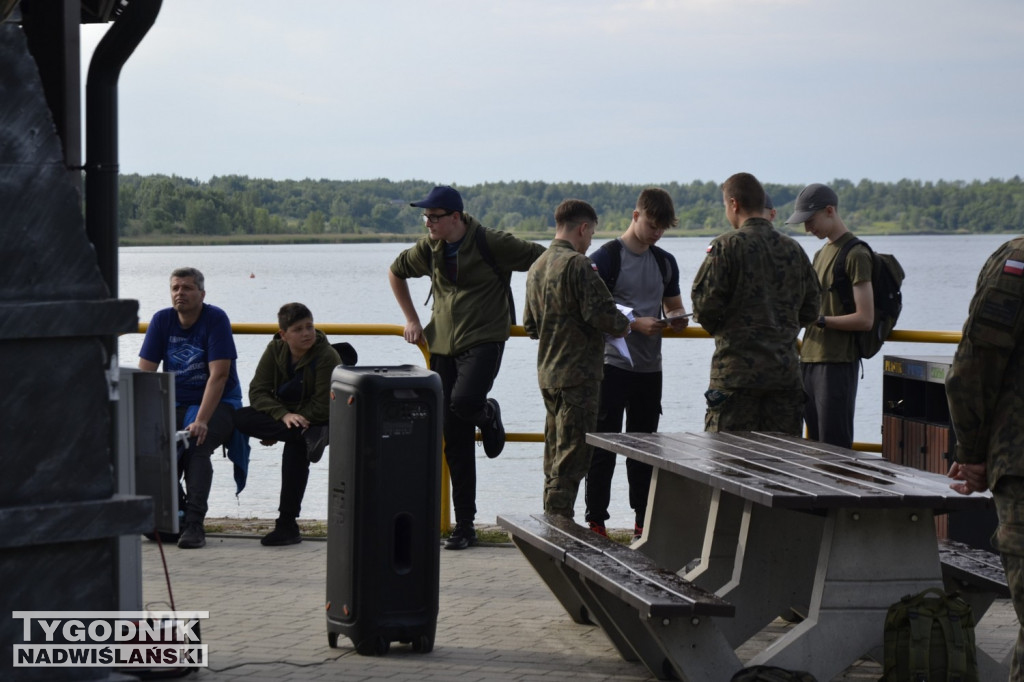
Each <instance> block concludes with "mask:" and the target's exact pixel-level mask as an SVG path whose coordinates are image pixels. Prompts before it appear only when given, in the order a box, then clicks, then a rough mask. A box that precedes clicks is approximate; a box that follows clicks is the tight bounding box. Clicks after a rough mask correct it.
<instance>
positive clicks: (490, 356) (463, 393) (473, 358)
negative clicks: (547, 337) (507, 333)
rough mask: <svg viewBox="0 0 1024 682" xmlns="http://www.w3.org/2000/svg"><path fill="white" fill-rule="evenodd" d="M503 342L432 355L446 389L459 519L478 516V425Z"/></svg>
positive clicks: (447, 442)
mask: <svg viewBox="0 0 1024 682" xmlns="http://www.w3.org/2000/svg"><path fill="white" fill-rule="evenodd" d="M504 350H505V344H504V343H481V344H480V345H478V346H473V347H472V348H470V349H469V350H467V351H466V352H465V353H462V354H460V355H431V356H430V369H432V370H434V371H435V372H437V373H438V374H439V375H440V376H441V386H442V387H443V389H444V457H445V460H446V461H447V462H448V474H449V476H450V477H451V481H452V507H453V508H454V509H455V521H456V523H472V522H473V519H475V518H476V458H475V456H474V451H473V449H474V444H475V440H476V427H477V426H480V425H482V424H486V423H487V419H488V417H489V412H488V411H487V409H486V408H487V393H488V392H489V391H490V390H491V387H492V386H494V378H495V377H497V376H498V370H499V369H500V368H501V356H502V353H503V352H504Z"/></svg>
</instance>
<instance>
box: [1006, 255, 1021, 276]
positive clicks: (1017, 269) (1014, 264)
mask: <svg viewBox="0 0 1024 682" xmlns="http://www.w3.org/2000/svg"><path fill="white" fill-rule="evenodd" d="M1003 274H1004V275H1015V276H1017V277H1024V261H1019V260H1014V259H1012V258H1008V259H1007V260H1006V263H1004V264H1003Z"/></svg>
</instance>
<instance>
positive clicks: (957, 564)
mask: <svg viewBox="0 0 1024 682" xmlns="http://www.w3.org/2000/svg"><path fill="white" fill-rule="evenodd" d="M939 559H940V561H941V563H942V582H943V584H944V586H945V588H946V591H947V592H954V591H955V592H958V593H959V594H960V597H961V598H962V599H963V600H964V601H966V602H967V603H968V604H970V605H971V611H972V613H974V620H975V622H977V621H980V620H981V619H982V617H983V616H984V615H985V613H986V612H987V611H988V608H989V606H991V605H992V602H994V601H995V600H996V599H1008V598H1009V597H1010V587H1009V585H1007V583H1006V574H1005V573H1004V572H1003V563H1002V560H1001V559H1000V558H999V555H998V554H995V553H993V552H989V551H987V550H984V549H979V548H977V547H971V546H970V545H966V544H964V543H962V542H956V541H955V540H939ZM1012 656H1013V651H1012V650H1011V651H1010V653H1009V655H1008V656H1007V657H1006V659H1005V660H1004V661H1001V662H1000V661H996V660H994V659H992V657H990V656H989V655H988V654H987V653H985V652H984V651H982V650H981V649H979V650H978V672H979V675H980V678H981V679H983V680H999V679H1006V677H1007V676H1008V675H1009V672H1010V658H1011V657H1012Z"/></svg>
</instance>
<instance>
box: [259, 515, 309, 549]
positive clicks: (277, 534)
mask: <svg viewBox="0 0 1024 682" xmlns="http://www.w3.org/2000/svg"><path fill="white" fill-rule="evenodd" d="M300 542H302V536H301V535H299V524H298V523H296V521H295V519H278V520H277V521H275V522H274V530H272V531H270V532H269V533H267V534H266V535H264V536H263V537H262V538H260V544H261V545H263V546H265V547H279V546H281V545H297V544H298V543H300Z"/></svg>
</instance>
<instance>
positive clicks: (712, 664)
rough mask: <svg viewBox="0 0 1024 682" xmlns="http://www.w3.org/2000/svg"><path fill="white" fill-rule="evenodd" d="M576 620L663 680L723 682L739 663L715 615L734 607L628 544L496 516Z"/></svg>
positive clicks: (544, 519)
mask: <svg viewBox="0 0 1024 682" xmlns="http://www.w3.org/2000/svg"><path fill="white" fill-rule="evenodd" d="M498 525H500V526H501V527H502V528H504V529H505V530H507V531H508V533H509V535H510V536H511V538H512V542H513V543H514V544H515V545H516V546H517V547H518V548H519V550H520V551H521V552H522V553H523V555H524V556H525V557H526V558H527V560H528V561H529V562H530V563H531V565H532V566H533V567H534V569H535V570H536V571H537V572H538V573H539V574H540V576H541V578H543V579H544V581H545V582H546V583H547V585H548V587H550V588H551V591H552V592H553V593H554V594H555V596H556V597H557V598H558V600H559V602H560V603H561V604H562V606H563V607H564V608H565V609H566V611H567V612H568V613H569V615H570V617H571V618H572V619H573V620H574V621H576V622H577V623H591V622H592V623H595V624H597V625H599V626H600V627H601V628H602V629H603V630H604V632H605V633H606V634H607V635H608V638H609V639H610V640H611V642H612V644H613V645H614V646H615V648H616V649H617V650H618V652H619V654H620V655H621V656H622V657H623V658H624V659H626V660H630V661H640V662H642V663H643V664H644V665H646V666H647V668H648V670H650V671H651V673H652V674H654V675H655V676H656V677H658V678H659V679H672V678H673V677H676V678H679V679H684V680H694V681H696V680H706V681H707V682H711V681H712V680H721V679H722V675H723V674H724V672H725V671H730V670H732V671H735V670H738V669H739V668H740V667H741V665H740V662H739V660H738V659H737V657H736V654H735V653H734V652H733V649H732V647H731V646H730V645H729V643H728V641H727V640H726V639H725V637H724V636H723V635H722V634H721V633H720V632H719V630H718V628H717V627H716V626H715V623H714V621H713V618H712V617H715V618H728V617H731V616H732V615H734V613H735V609H734V607H733V606H732V604H729V603H728V602H726V601H724V600H722V599H720V598H719V597H717V596H715V595H714V594H712V593H710V592H706V591H704V590H702V589H701V588H699V587H697V586H696V585H693V584H692V583H689V582H687V581H686V580H684V579H682V578H680V577H679V576H678V575H676V574H675V573H672V572H671V571H667V570H664V569H661V568H659V567H658V566H657V565H656V564H655V563H654V561H653V560H652V559H650V558H649V557H647V556H646V555H644V554H642V553H640V552H637V551H634V550H632V549H630V548H629V547H626V546H624V545H620V544H619V543H617V542H614V541H612V540H609V539H608V538H606V537H603V536H600V535H598V534H597V533H594V532H593V531H591V530H589V529H587V528H584V527H582V526H579V525H577V524H576V523H574V522H573V521H572V520H571V519H568V518H566V517H562V516H553V515H552V516H549V515H541V514H538V515H525V514H523V515H512V514H505V515H501V516H499V517H498Z"/></svg>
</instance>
